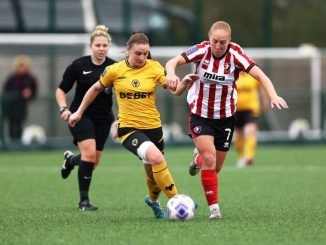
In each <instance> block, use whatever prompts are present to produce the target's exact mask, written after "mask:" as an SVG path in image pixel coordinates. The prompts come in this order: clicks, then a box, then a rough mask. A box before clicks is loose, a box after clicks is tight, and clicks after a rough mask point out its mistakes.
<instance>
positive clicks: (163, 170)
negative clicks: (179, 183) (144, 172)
mask: <svg viewBox="0 0 326 245" xmlns="http://www.w3.org/2000/svg"><path fill="white" fill-rule="evenodd" d="M152 170H153V175H154V179H155V181H156V183H157V185H158V186H159V187H160V189H161V190H162V191H163V192H164V194H165V195H166V196H167V197H168V198H170V197H172V196H174V195H176V194H177V193H178V191H177V187H176V186H175V185H174V182H173V179H172V176H171V174H170V171H169V169H168V166H167V164H166V162H165V161H164V162H162V163H161V164H159V165H152Z"/></svg>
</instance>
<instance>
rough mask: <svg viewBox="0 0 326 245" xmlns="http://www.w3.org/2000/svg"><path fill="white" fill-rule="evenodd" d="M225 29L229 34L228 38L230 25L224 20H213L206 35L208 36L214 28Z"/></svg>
mask: <svg viewBox="0 0 326 245" xmlns="http://www.w3.org/2000/svg"><path fill="white" fill-rule="evenodd" d="M218 29H219V30H225V31H226V32H228V33H229V34H230V38H231V26H230V25H229V24H228V23H227V22H225V21H217V22H215V23H214V24H213V25H212V26H211V29H209V31H208V36H209V37H210V36H211V34H212V32H213V31H215V30H218Z"/></svg>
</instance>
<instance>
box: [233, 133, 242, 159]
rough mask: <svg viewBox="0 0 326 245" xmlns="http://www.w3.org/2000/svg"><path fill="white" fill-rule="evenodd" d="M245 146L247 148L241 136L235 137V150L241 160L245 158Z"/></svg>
mask: <svg viewBox="0 0 326 245" xmlns="http://www.w3.org/2000/svg"><path fill="white" fill-rule="evenodd" d="M244 146H245V142H244V139H243V137H242V136H239V135H238V136H237V137H235V140H234V147H235V150H236V152H237V154H238V157H239V158H242V157H243V154H244Z"/></svg>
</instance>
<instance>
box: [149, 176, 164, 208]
mask: <svg viewBox="0 0 326 245" xmlns="http://www.w3.org/2000/svg"><path fill="white" fill-rule="evenodd" d="M146 185H147V190H148V196H149V199H151V201H153V202H155V201H157V200H158V198H159V196H160V193H161V189H160V187H159V186H158V185H157V184H156V182H155V180H152V179H151V178H149V177H148V176H146Z"/></svg>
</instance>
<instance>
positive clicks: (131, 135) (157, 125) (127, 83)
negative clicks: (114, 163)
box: [69, 32, 177, 218]
mask: <svg viewBox="0 0 326 245" xmlns="http://www.w3.org/2000/svg"><path fill="white" fill-rule="evenodd" d="M149 48H150V45H149V39H148V37H147V36H146V35H145V34H144V33H141V32H135V33H133V34H132V35H131V36H130V38H129V40H128V42H127V57H126V59H124V60H122V61H120V62H118V63H116V64H114V65H111V66H109V67H107V68H106V69H105V71H104V72H103V73H102V75H101V77H100V79H99V81H98V82H96V83H95V84H94V85H93V86H92V87H91V88H90V89H89V90H88V91H87V93H86V95H85V97H84V99H83V101H82V102H81V104H80V106H79V108H78V109H77V110H76V112H75V113H73V114H72V115H70V117H69V124H70V126H71V127H74V126H75V125H76V126H77V125H78V123H79V120H81V119H82V115H83V114H84V113H85V110H86V109H87V108H88V106H90V104H91V103H92V101H93V100H94V99H96V98H97V97H98V96H99V94H100V93H101V92H102V91H103V90H104V89H105V88H107V87H109V86H113V88H114V92H115V95H116V96H115V97H116V99H117V103H118V108H119V113H118V118H119V123H118V129H117V130H118V137H119V140H120V142H121V143H122V145H123V146H124V147H125V148H126V149H127V150H129V151H130V152H132V153H133V154H134V155H136V156H137V157H138V158H139V159H141V160H142V161H143V163H144V169H145V172H146V180H145V181H146V184H147V192H148V194H147V195H146V196H145V198H144V200H145V203H146V204H147V205H148V206H149V207H150V208H151V209H152V211H153V213H154V216H155V217H156V218H164V217H165V213H164V211H163V209H162V207H161V205H160V203H159V201H158V199H159V196H160V193H161V191H162V192H164V194H165V195H166V196H167V197H168V198H170V197H172V196H174V195H176V194H177V188H176V186H175V183H174V181H173V179H172V176H171V174H170V171H169V168H168V165H167V163H166V159H165V157H164V138H163V130H162V124H161V118H160V113H159V112H158V110H157V107H156V103H155V102H156V91H157V86H158V85H159V86H162V87H163V88H166V87H167V86H166V77H165V73H164V68H163V67H162V66H161V64H160V63H159V62H157V61H154V60H152V59H151V57H150V50H149Z"/></svg>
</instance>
